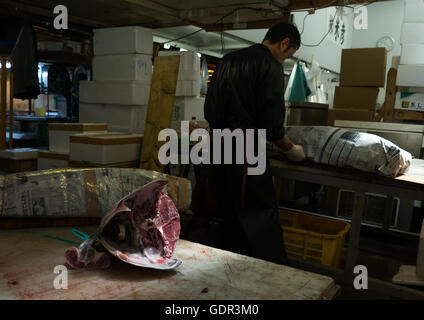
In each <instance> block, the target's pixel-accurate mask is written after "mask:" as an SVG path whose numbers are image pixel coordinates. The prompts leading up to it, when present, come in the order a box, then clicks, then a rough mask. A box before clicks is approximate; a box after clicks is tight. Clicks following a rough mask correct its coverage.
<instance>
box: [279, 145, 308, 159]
mask: <svg viewBox="0 0 424 320" xmlns="http://www.w3.org/2000/svg"><path fill="white" fill-rule="evenodd" d="M284 154H285V155H286V156H287V158H289V160H290V161H294V162H300V161H303V160H306V156H305V153H304V152H303V147H302V146H298V145H293V148H291V149H290V150H289V151H287V152H284Z"/></svg>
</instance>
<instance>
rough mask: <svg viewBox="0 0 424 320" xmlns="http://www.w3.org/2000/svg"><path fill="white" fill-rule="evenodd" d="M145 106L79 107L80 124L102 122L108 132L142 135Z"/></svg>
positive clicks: (105, 105)
mask: <svg viewBox="0 0 424 320" xmlns="http://www.w3.org/2000/svg"><path fill="white" fill-rule="evenodd" d="M146 117H147V105H144V106H137V105H128V106H125V105H113V104H86V103H80V105H79V119H80V121H81V122H104V123H107V124H108V127H109V130H110V131H116V132H129V133H140V134H143V133H144V128H145V127H146Z"/></svg>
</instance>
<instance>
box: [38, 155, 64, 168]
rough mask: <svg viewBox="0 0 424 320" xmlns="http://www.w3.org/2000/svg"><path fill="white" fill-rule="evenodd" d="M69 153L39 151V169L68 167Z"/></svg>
mask: <svg viewBox="0 0 424 320" xmlns="http://www.w3.org/2000/svg"><path fill="white" fill-rule="evenodd" d="M68 163H69V154H65V153H58V152H52V151H40V152H38V161H37V170H49V169H62V168H68Z"/></svg>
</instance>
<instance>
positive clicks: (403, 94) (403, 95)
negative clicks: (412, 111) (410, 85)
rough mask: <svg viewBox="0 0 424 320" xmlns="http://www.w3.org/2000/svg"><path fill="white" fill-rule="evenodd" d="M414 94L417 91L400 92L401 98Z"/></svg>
mask: <svg viewBox="0 0 424 320" xmlns="http://www.w3.org/2000/svg"><path fill="white" fill-rule="evenodd" d="M413 94H415V93H409V92H401V93H400V98H401V99H403V98H406V97H409V96H412V95H413Z"/></svg>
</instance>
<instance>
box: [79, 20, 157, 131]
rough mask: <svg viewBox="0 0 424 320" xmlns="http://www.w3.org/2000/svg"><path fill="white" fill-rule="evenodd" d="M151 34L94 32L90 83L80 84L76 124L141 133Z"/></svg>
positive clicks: (139, 30) (128, 29) (130, 29)
mask: <svg viewBox="0 0 424 320" xmlns="http://www.w3.org/2000/svg"><path fill="white" fill-rule="evenodd" d="M152 55H153V34H152V30H151V29H147V28H142V27H135V26H133V27H121V28H106V29H97V30H94V60H93V79H94V81H81V82H80V96H79V98H80V106H79V108H80V121H81V122H105V123H108V124H109V130H110V131H117V132H127V133H144V127H145V123H146V115H147V105H148V102H149V95H150V84H151V80H152Z"/></svg>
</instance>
